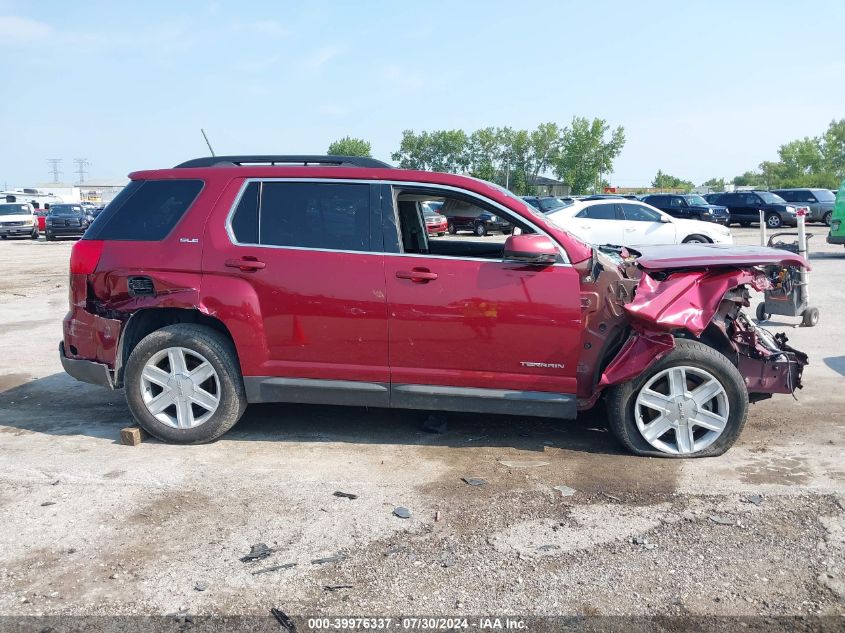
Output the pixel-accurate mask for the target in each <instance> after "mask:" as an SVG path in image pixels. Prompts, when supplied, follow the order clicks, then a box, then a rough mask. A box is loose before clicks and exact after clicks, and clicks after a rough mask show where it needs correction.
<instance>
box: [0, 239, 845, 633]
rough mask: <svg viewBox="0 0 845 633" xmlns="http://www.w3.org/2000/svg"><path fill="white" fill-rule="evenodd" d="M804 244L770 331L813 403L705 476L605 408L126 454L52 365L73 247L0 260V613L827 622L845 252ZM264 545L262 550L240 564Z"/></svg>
mask: <svg viewBox="0 0 845 633" xmlns="http://www.w3.org/2000/svg"><path fill="white" fill-rule="evenodd" d="M811 232H815V233H817V238H820V239H814V241H815V242H816V244H815V245H814V246H815V247H816V249H817V250H816V251H815V253H814V256H813V258H812V259H813V266H814V270H813V273H812V278H811V284H812V286H811V292H812V293H813V297H814V299H815V303H816V304H817V305H818V306H819V308H820V310H821V321H820V323H819V325H818V326H817V327H816V328H796V327H793V326H794V324H795V323H796V322H797V320H796V319H780V320H778V321H776V322H774V323H771V324H769V325H770V327H771V328H772V329H775V330H778V331H783V330H785V331H786V332H787V333H788V335H789V337H790V339H791V342H792V344H794V345H795V346H796V347H797V348H799V349H802V350H804V351H807V352H808V353H809V354H810V358H811V365H810V366H809V367H808V368H807V371H806V374H805V384H806V387H805V389H804V390H803V391H801V392H799V394H798V398H797V400H793V399H792V398H790V397H787V396H779V397H777V396H776V397H775V398H774V399H772V400H769V401H765V402H762V403H759V404H757V405H754V406H752V408H751V412H750V415H749V420H748V424H747V426H746V429H745V431H744V433H743V435H742V437H741V438H740V440H739V442H738V443H737V445H736V446H735V447H734V448H733V449H732V450H731V451H730V452H729V453H727V454H726V455H724V456H723V457H719V458H715V459H708V460H689V461H676V460H661V459H647V458H637V457H632V456H629V455H627V454H625V453H623V452H622V451H621V450H620V448H619V447H618V446H617V445H616V443H615V442H614V441H613V439H612V438H611V437H610V436H609V434H608V432H607V430H606V428H605V422H604V414H603V412H602V411H601V409H597V410H596V411H594V412H592V413H590V414H589V415H586V416H584V417H582V418H580V419H579V420H578V421H576V422H558V421H555V420H549V419H532V418H524V419H523V418H520V417H504V416H483V415H470V414H460V415H453V416H449V419H448V430H447V431H446V433H443V434H432V433H426V432H423V431H422V430H421V428H420V423H421V421H422V416H421V414H419V413H417V412H407V411H387V410H373V409H370V410H367V409H343V408H337V407H323V406H305V405H260V406H253V407H250V409H249V410H248V411H247V414H246V416H245V417H244V419H243V420H242V421H241V422H240V423H239V424H238V426H236V427H235V429H234V430H233V431H232V432H230V433H229V434H228V435H226V436H225V437H224V438H223V439H222V440H220V441H218V442H217V443H215V444H212V445H206V446H188V447H183V446H168V445H165V444H162V443H160V442H157V441H153V440H147V441H145V442H144V443H142V444H141V445H140V446H138V447H126V446H122V445H121V444H120V443H119V437H118V436H119V430H120V428H122V427H124V426H127V425H129V424H130V422H131V420H130V417H129V414H128V411H127V408H126V406H125V403H124V400H123V394H122V392H114V393H110V392H107V391H104V390H102V389H99V388H96V387H94V386H90V385H85V384H82V383H78V382H75V381H74V380H73V379H71V378H69V377H68V376H66V375H65V374H64V373H62V371H61V366H60V364H59V362H58V358H57V351H56V350H57V345H58V341H59V339H60V337H61V318H62V316H63V315H64V313H65V311H66V304H67V259H68V255H69V252H70V247H71V243H70V242H56V243H50V244H48V243H46V242H44V241H43V239H42V240H41V241H39V242H37V243H32V242H29V241H11V240H8V241H4V242H2V243H0V262H2V270H3V271H4V273H5V274H4V275H3V276H2V278H0V526H2V529H0V614H3V615H17V616H25V615H43V614H46V615H115V614H123V615H127V614H139V615H141V614H143V615H148V614H171V613H177V612H180V611H181V612H189V613H191V614H201V615H202V614H204V615H213V614H226V615H233V614H262V615H264V614H267V613H268V611H269V609H270V608H271V607H279V608H281V609H283V610H284V611H285V612H287V613H289V614H297V615H306V614H308V615H311V614H331V615H339V616H348V615H379V614H383V615H397V614H440V615H459V614H475V615H485V614H496V615H506V614H514V615H627V616H630V615H633V616H636V615H661V616H684V617H697V616H702V615H712V616H771V617H776V616H802V617H812V616H819V615H824V616H831V615H833V616H839V618H837V619H835V620H834V621H835V622H837V623H839V624H841V622H842V620H841V619H840V618H841V617H842V616H843V615H845V457H843V452H842V446H843V441H842V431H843V428H845V416H843V413H842V409H843V405H844V404H845V390H843V384H845V383H843V375H845V344H843V342H842V341H843V340H845V339H844V338H843V337H844V336H845V321H843V319H841V317H840V315H841V314H842V308H841V305H842V303H841V302H842V299H843V296H844V295H845V293H844V292H843V287H845V268H843V266H842V263H843V260H845V250H843V249H842V248H834V247H830V246H827V245H823V241H824V237H823V234H824V233H825V232H826V231H824V230H821V229H819V228H815V227H813V228H812V229H811ZM734 234H735V236H736V237H737V241H738V242H739V243H749V244H750V243H755V241H756V239H757V232H756V230H754V229H734ZM505 462H507V463H508V464H509V465H507V464H506V463H505ZM463 477H478V478H483V479H484V480H486V483H485V484H483V485H480V486H471V485H468V484H466V483H465V482H464V481H462V478H463ZM557 486H567V487H569V488H572V489H573V490H574V493H572V494H571V495H570V496H564V494H563V493H562V492H561V491H559V490H557V489H556V487H557ZM335 491H343V492H349V493H354V494H355V495H358V497H357V498H356V499H347V498H341V497H337V496H334V494H333V493H334V492H335ZM397 506H403V507H406V508H408V509H409V510H410V515H411V516H410V518H408V519H401V518H399V517H397V516H395V515H394V514H393V510H394V508H396V507H397ZM256 543H265V544H266V545H267V546H268V547H269V548H270V549H271V550H272V551H271V552H270V554H269V555H268V556H267V557H266V558H264V559H260V560H256V561H253V562H241V560H240V558H241V557H243V556H244V555H245V554H247V553H248V552H249V550H250V546H251V545H253V544H256ZM338 554H340V555H341V556H343V558H342V559H340V560H336V561H334V562H324V563H313V562H312V561H313V560H315V559H320V558H328V557H332V556H335V555H338ZM286 563H296V566H293V567H289V568H284V569H272V568H273V567H278V566H280V565H283V564H286ZM262 570H266V571H263V572H262V573H255V572H257V571H262ZM338 585H340V586H345V588H338V587H337V586H338ZM326 587H330V588H332V589H326ZM36 630H38V629H36Z"/></svg>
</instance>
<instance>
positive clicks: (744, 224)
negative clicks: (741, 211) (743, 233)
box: [739, 220, 751, 228]
mask: <svg viewBox="0 0 845 633" xmlns="http://www.w3.org/2000/svg"><path fill="white" fill-rule="evenodd" d="M739 225H740V226H741V227H742V228H746V227H749V226H751V222H748V221H746V220H743V221H742V222H740V223H739Z"/></svg>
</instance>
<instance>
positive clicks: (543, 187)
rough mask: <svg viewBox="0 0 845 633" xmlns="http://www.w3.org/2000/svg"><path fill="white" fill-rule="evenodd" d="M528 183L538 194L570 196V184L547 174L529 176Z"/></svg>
mask: <svg viewBox="0 0 845 633" xmlns="http://www.w3.org/2000/svg"><path fill="white" fill-rule="evenodd" d="M528 184H529V185H530V186H531V187H532V188H533V189H534V194H535V195H538V196H568V195H569V192H570V191H571V188H570V186H569V185H567V184H566V183H565V182H563V181H561V180H555V179H554V178H547V177H546V176H535V177H534V178H529V180H528Z"/></svg>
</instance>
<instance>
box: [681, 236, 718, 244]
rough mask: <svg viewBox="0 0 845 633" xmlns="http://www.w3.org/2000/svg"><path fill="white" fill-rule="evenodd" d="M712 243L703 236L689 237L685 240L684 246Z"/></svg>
mask: <svg viewBox="0 0 845 633" xmlns="http://www.w3.org/2000/svg"><path fill="white" fill-rule="evenodd" d="M712 241H713V240H710V239H708V238H706V237H705V236H703V235H689V236H687V237H686V238H685V239H684V244H710V243H712Z"/></svg>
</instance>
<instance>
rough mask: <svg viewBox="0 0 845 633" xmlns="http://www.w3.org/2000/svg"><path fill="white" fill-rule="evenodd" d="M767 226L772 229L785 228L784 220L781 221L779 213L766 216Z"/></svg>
mask: <svg viewBox="0 0 845 633" xmlns="http://www.w3.org/2000/svg"><path fill="white" fill-rule="evenodd" d="M766 226H768V227H769V228H770V229H779V228H780V227H782V226H783V220H781V219H780V216H779V215H778V214H777V213H770V214H769V215H767V216H766Z"/></svg>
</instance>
